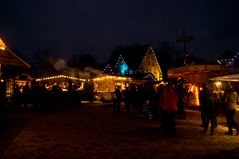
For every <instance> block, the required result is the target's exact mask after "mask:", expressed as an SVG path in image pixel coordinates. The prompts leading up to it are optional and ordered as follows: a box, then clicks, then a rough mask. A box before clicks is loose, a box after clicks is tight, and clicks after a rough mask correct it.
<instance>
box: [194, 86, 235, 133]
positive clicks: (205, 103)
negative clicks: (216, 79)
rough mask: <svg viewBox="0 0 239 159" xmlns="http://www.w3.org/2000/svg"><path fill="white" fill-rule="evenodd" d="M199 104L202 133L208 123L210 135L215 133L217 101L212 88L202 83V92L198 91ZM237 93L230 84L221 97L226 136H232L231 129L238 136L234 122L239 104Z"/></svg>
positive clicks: (205, 130)
mask: <svg viewBox="0 0 239 159" xmlns="http://www.w3.org/2000/svg"><path fill="white" fill-rule="evenodd" d="M199 98H200V104H201V119H202V125H201V126H202V127H203V128H204V133H206V132H207V129H208V125H209V123H210V124H211V129H210V132H211V135H214V134H215V133H216V127H217V112H218V111H217V104H218V102H217V101H218V99H217V98H216V96H215V95H214V94H213V91H212V88H211V87H210V86H209V85H208V84H206V83H204V84H203V85H202V90H201V91H200V97H199ZM238 98H239V97H238V93H237V91H236V90H235V89H234V88H233V86H232V85H231V84H229V85H228V86H227V88H226V89H225V91H224V94H223V95H222V96H221V99H220V100H221V103H223V104H222V105H223V109H224V114H225V118H226V121H227V126H228V132H226V134H227V135H233V128H235V129H236V131H237V132H236V135H239V127H238V124H237V122H236V121H235V113H236V109H237V103H238V102H239V99H238Z"/></svg>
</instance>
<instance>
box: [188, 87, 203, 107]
mask: <svg viewBox="0 0 239 159" xmlns="http://www.w3.org/2000/svg"><path fill="white" fill-rule="evenodd" d="M189 91H190V92H191V93H192V97H191V99H190V105H194V106H199V105H200V102H199V87H198V86H197V85H195V84H193V85H191V86H190V88H189Z"/></svg>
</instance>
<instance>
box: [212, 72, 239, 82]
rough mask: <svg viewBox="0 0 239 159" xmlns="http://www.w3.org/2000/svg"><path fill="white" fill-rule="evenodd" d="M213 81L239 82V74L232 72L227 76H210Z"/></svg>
mask: <svg viewBox="0 0 239 159" xmlns="http://www.w3.org/2000/svg"><path fill="white" fill-rule="evenodd" d="M209 80H212V81H231V82H239V74H231V75H225V76H218V77H214V78H210V79H209Z"/></svg>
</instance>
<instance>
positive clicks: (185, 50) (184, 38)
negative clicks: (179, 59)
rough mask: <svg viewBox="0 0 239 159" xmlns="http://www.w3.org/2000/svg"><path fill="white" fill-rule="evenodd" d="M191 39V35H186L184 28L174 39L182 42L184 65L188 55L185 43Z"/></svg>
mask: <svg viewBox="0 0 239 159" xmlns="http://www.w3.org/2000/svg"><path fill="white" fill-rule="evenodd" d="M192 40H193V37H191V36H187V35H186V33H185V31H184V30H183V35H182V36H181V37H179V38H178V39H177V40H176V42H182V43H183V53H184V59H183V64H184V65H187V64H188V56H189V54H188V51H187V48H186V43H187V42H190V41H192Z"/></svg>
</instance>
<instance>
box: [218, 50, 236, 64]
mask: <svg viewBox="0 0 239 159" xmlns="http://www.w3.org/2000/svg"><path fill="white" fill-rule="evenodd" d="M238 59H239V52H238V53H236V54H235V55H234V56H233V57H232V58H229V59H228V58H225V59H219V60H217V62H218V63H219V64H226V66H233V65H234V64H235V61H236V60H238Z"/></svg>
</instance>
